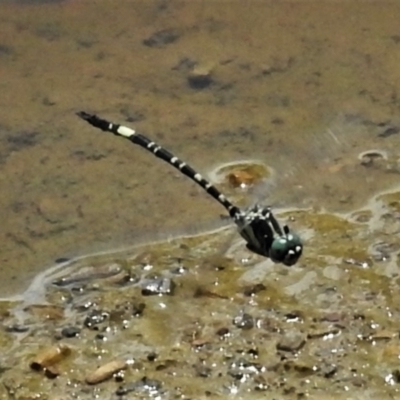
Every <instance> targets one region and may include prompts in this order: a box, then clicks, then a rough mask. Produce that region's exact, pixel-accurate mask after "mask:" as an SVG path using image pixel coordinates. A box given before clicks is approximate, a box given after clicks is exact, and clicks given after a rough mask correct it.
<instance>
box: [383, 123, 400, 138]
mask: <svg viewBox="0 0 400 400" xmlns="http://www.w3.org/2000/svg"><path fill="white" fill-rule="evenodd" d="M399 132H400V128H398V127H397V126H390V127H389V128H386V129H385V130H384V131H383V132H381V133H379V134H378V136H379V137H381V138H387V137H389V136H392V135H396V134H398V133H399Z"/></svg>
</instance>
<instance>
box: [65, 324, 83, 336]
mask: <svg viewBox="0 0 400 400" xmlns="http://www.w3.org/2000/svg"><path fill="white" fill-rule="evenodd" d="M80 333H81V329H80V328H78V327H76V326H66V327H65V328H62V329H61V335H62V336H64V337H66V338H72V337H75V336H78V335H79V334H80Z"/></svg>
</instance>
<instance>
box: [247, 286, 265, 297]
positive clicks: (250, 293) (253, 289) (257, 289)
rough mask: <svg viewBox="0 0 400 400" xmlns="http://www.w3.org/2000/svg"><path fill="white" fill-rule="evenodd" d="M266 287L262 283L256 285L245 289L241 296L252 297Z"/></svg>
mask: <svg viewBox="0 0 400 400" xmlns="http://www.w3.org/2000/svg"><path fill="white" fill-rule="evenodd" d="M265 289H266V287H265V285H263V284H262V283H257V284H256V285H252V286H248V287H245V288H244V290H243V294H244V295H245V296H247V297H250V296H253V295H255V294H257V293H258V292H262V291H263V290H265Z"/></svg>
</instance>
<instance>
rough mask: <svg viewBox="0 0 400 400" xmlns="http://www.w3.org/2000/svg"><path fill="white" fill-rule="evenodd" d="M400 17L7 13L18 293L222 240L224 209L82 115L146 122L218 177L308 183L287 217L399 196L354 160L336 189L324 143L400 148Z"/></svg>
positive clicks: (37, 9) (2, 23) (37, 8)
mask: <svg viewBox="0 0 400 400" xmlns="http://www.w3.org/2000/svg"><path fill="white" fill-rule="evenodd" d="M399 7H400V6H399V5H398V4H397V3H394V2H388V3H386V4H385V7H382V6H381V5H380V4H378V3H364V4H363V5H362V7H361V6H360V5H359V4H358V3H344V2H342V3H339V5H338V3H336V2H332V3H329V2H323V3H321V2H304V3H301V2H298V3H293V2H280V3H276V2H264V3H261V2H257V3H256V2H254V3H252V5H251V6H248V5H244V4H242V3H239V2H234V1H232V2H229V6H228V3H227V2H219V3H212V4H211V3H210V2H191V3H182V2H175V1H170V2H165V1H156V2H152V1H148V2H133V1H124V2H117V3H116V2H109V1H98V2H96V3H94V2H79V1H64V2H62V1H57V2H34V1H31V2H29V1H15V2H12V1H11V2H3V3H1V4H0V8H1V9H0V30H1V32H2V34H1V43H0V57H1V59H0V60H1V63H0V71H1V76H2V84H1V86H2V95H1V97H0V128H1V142H0V156H1V157H0V159H1V163H2V174H1V177H0V179H1V181H0V185H1V189H2V190H1V192H2V195H1V207H0V210H1V211H0V212H1V214H0V218H1V220H2V224H3V227H2V228H3V229H2V231H1V236H2V247H1V249H0V256H1V262H2V268H1V270H0V279H1V280H2V282H3V285H2V288H1V292H2V295H3V296H6V295H9V294H12V293H15V292H18V291H20V290H21V289H22V288H23V287H26V285H27V284H28V282H29V281H30V280H31V279H32V278H33V276H34V275H36V274H37V273H38V272H39V271H41V270H43V269H45V268H46V267H47V266H49V265H51V264H53V260H54V259H56V258H59V257H63V256H73V255H76V254H84V253H90V252H93V251H96V250H103V249H110V248H113V247H119V246H123V245H129V244H132V243H137V242H141V241H146V240H149V239H151V238H152V237H154V235H156V234H157V233H159V232H166V233H167V234H168V233H169V232H171V231H172V230H176V229H180V228H181V227H183V226H191V227H192V229H196V228H195V227H196V226H199V227H204V225H207V221H209V220H213V221H215V219H216V218H218V215H219V214H221V213H223V210H221V209H220V208H219V206H218V204H216V203H215V202H213V201H212V200H210V199H208V198H207V195H205V194H204V193H202V191H201V189H198V188H197V187H195V186H194V184H192V183H191V182H188V181H187V179H186V178H184V177H181V176H179V174H178V173H177V172H176V171H174V170H172V169H171V168H169V167H167V166H165V165H163V164H162V163H161V162H160V161H158V160H155V159H154V158H152V157H151V155H149V154H146V153H145V152H144V151H142V150H141V149H138V148H134V147H133V146H129V145H127V144H126V143H125V142H123V141H118V140H117V139H115V138H113V137H107V136H101V134H100V133H99V132H96V131H94V130H93V129H90V127H88V126H86V125H85V124H82V122H81V121H79V120H78V119H77V118H76V117H75V115H74V112H75V111H79V110H81V109H84V110H88V111H95V112H97V113H99V114H101V115H103V116H105V117H107V118H110V119H113V120H115V121H121V122H125V121H127V120H128V121H132V122H129V123H130V124H131V125H133V126H135V127H137V128H138V129H141V130H142V131H143V132H145V133H146V134H147V135H149V136H150V137H152V138H154V139H155V140H157V141H159V142H160V143H162V144H163V145H165V146H166V147H168V148H170V149H171V150H173V151H174V152H176V153H177V155H179V156H180V157H181V158H183V159H184V160H189V161H190V162H191V163H192V164H193V165H194V166H196V167H197V168H198V169H199V170H200V171H203V172H207V171H210V170H211V169H212V168H213V167H214V166H216V165H218V164H220V163H224V162H230V161H232V160H240V159H249V158H254V159H260V160H262V161H263V162H266V163H267V164H268V165H272V166H273V167H274V166H276V168H277V171H278V172H282V175H284V174H286V172H288V174H289V172H290V176H288V177H287V179H286V180H285V181H284V182H283V183H282V184H281V185H280V186H279V190H280V192H279V191H278V192H276V194H277V203H278V204H280V203H282V205H283V206H287V205H289V206H303V200H304V194H306V195H309V194H310V196H309V197H310V201H309V202H305V203H306V205H309V204H313V203H314V204H315V203H317V204H316V205H317V206H321V207H337V206H338V205H339V206H340V205H344V206H348V207H356V206H359V205H360V204H362V203H363V202H365V201H366V200H367V199H368V198H369V197H370V196H371V194H374V193H377V191H378V190H381V189H384V188H386V187H388V186H392V185H393V184H395V183H396V181H397V176H396V174H393V173H387V172H385V171H381V170H379V168H378V171H377V172H372V175H371V173H370V170H368V171H367V173H365V168H364V169H362V167H359V166H358V167H354V168H355V169H356V170H355V171H354V169H352V168H351V167H348V168H347V164H344V167H343V168H341V172H343V174H338V175H336V176H337V178H335V179H334V178H333V177H332V176H331V175H329V182H330V183H331V185H330V184H328V185H326V181H327V171H326V170H325V169H323V168H322V169H321V170H318V169H317V168H315V166H316V163H317V162H318V163H319V161H320V160H321V159H323V157H321V156H320V154H319V151H320V150H318V151H317V152H315V151H313V150H311V151H310V146H309V144H310V140H312V141H313V143H314V141H315V143H319V142H318V140H319V139H318V138H319V137H320V134H321V133H323V132H328V131H329V130H332V131H333V132H334V133H335V134H337V135H339V136H340V135H341V137H342V138H343V139H344V142H345V143H347V142H349V141H351V140H348V138H349V137H350V136H351V135H355V137H356V138H357V140H358V142H357V145H356V153H357V154H358V152H359V151H363V150H368V149H369V148H371V146H373V148H375V147H388V148H389V149H393V150H395V148H394V143H395V141H396V140H397V133H394V134H393V135H391V136H390V135H388V136H387V137H385V135H384V132H387V129H390V128H393V126H394V127H396V126H397V125H396V120H395V115H396V113H397V111H398V107H399V104H398V99H397V87H398V85H399V82H400V73H399V70H398V53H399V36H398V35H399V34H398V24H397V22H398V21H397V18H396V15H398V14H397V13H398V11H399V10H398V8H399ZM160 31H161V32H164V33H163V34H161V35H160V34H159V35H156V34H157V33H158V32H160ZM165 32H166V33H165ZM168 38H169V39H168ZM194 64H195V66H197V68H202V69H203V70H206V71H207V70H209V71H210V76H211V77H212V83H211V85H210V86H209V87H207V88H205V89H203V90H199V89H194V88H192V87H191V86H190V85H189V83H188V77H189V75H190V71H191V68H192V66H193V65H194ZM365 127H366V129H367V131H368V132H367V134H368V136H367V137H366V136H363V132H364V130H363V129H364V128H365ZM394 131H395V129H394V130H393V132H394ZM354 132H356V133H354ZM379 133H381V134H383V137H379V136H378V137H377V136H376V135H377V134H379ZM310 138H311V139H310ZM321 140H322V143H323V144H324V143H330V142H329V140H328V139H325V138H323V139H321ZM325 140H327V142H325ZM376 141H378V143H376ZM318 146H320V145H319V144H318V145H317V148H320V147H318ZM322 147H323V148H325V149H327V150H328V152H327V153H328V158H332V154H333V155H335V154H336V153H335V152H336V150H335V149H332V152H331V151H330V150H331V147H330V144H327V145H326V146H324V145H323V146H322ZM338 152H340V150H338ZM315 153H316V154H315ZM310 154H311V155H310ZM324 157H325V156H324ZM394 158H395V156H394ZM310 160H311V161H310ZM314 160H317V161H314ZM351 160H354V158H351ZM318 165H319V164H318ZM350 165H351V164H350ZM346 168H347V169H346ZM357 168H361V170H357ZM296 170H299V171H297V172H296ZM298 172H300V173H299V174H298V175H296V173H298ZM334 172H336V171H334ZM354 172H355V173H354ZM354 176H355V177H356V178H354V179H355V181H352V180H348V179H351V177H354ZM356 181H357V182H358V183H357V184H356ZM360 182H361V183H360ZM365 182H368V184H364V183H365ZM294 183H296V184H300V185H304V186H305V188H306V189H305V190H302V189H301V188H300V189H299V191H297V190H296V191H295V190H293V188H294ZM335 185H336V186H335ZM312 190H315V193H313V192H312ZM289 191H290V194H291V196H292V197H293V199H292V200H290V201H288V200H287V199H289V197H287V196H286V194H288V193H289ZM342 191H343V193H342ZM261 194H263V193H262V192H261ZM264 194H265V193H264ZM250 201H251V200H250ZM300 202H301V203H302V204H300ZM171 205H173V207H172V206H171Z"/></svg>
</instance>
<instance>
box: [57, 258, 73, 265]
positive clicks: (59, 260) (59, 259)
mask: <svg viewBox="0 0 400 400" xmlns="http://www.w3.org/2000/svg"><path fill="white" fill-rule="evenodd" d="M69 260H70V259H69V258H68V257H60V258H56V259H55V260H54V261H55V263H56V264H61V263H65V262H68V261H69Z"/></svg>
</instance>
